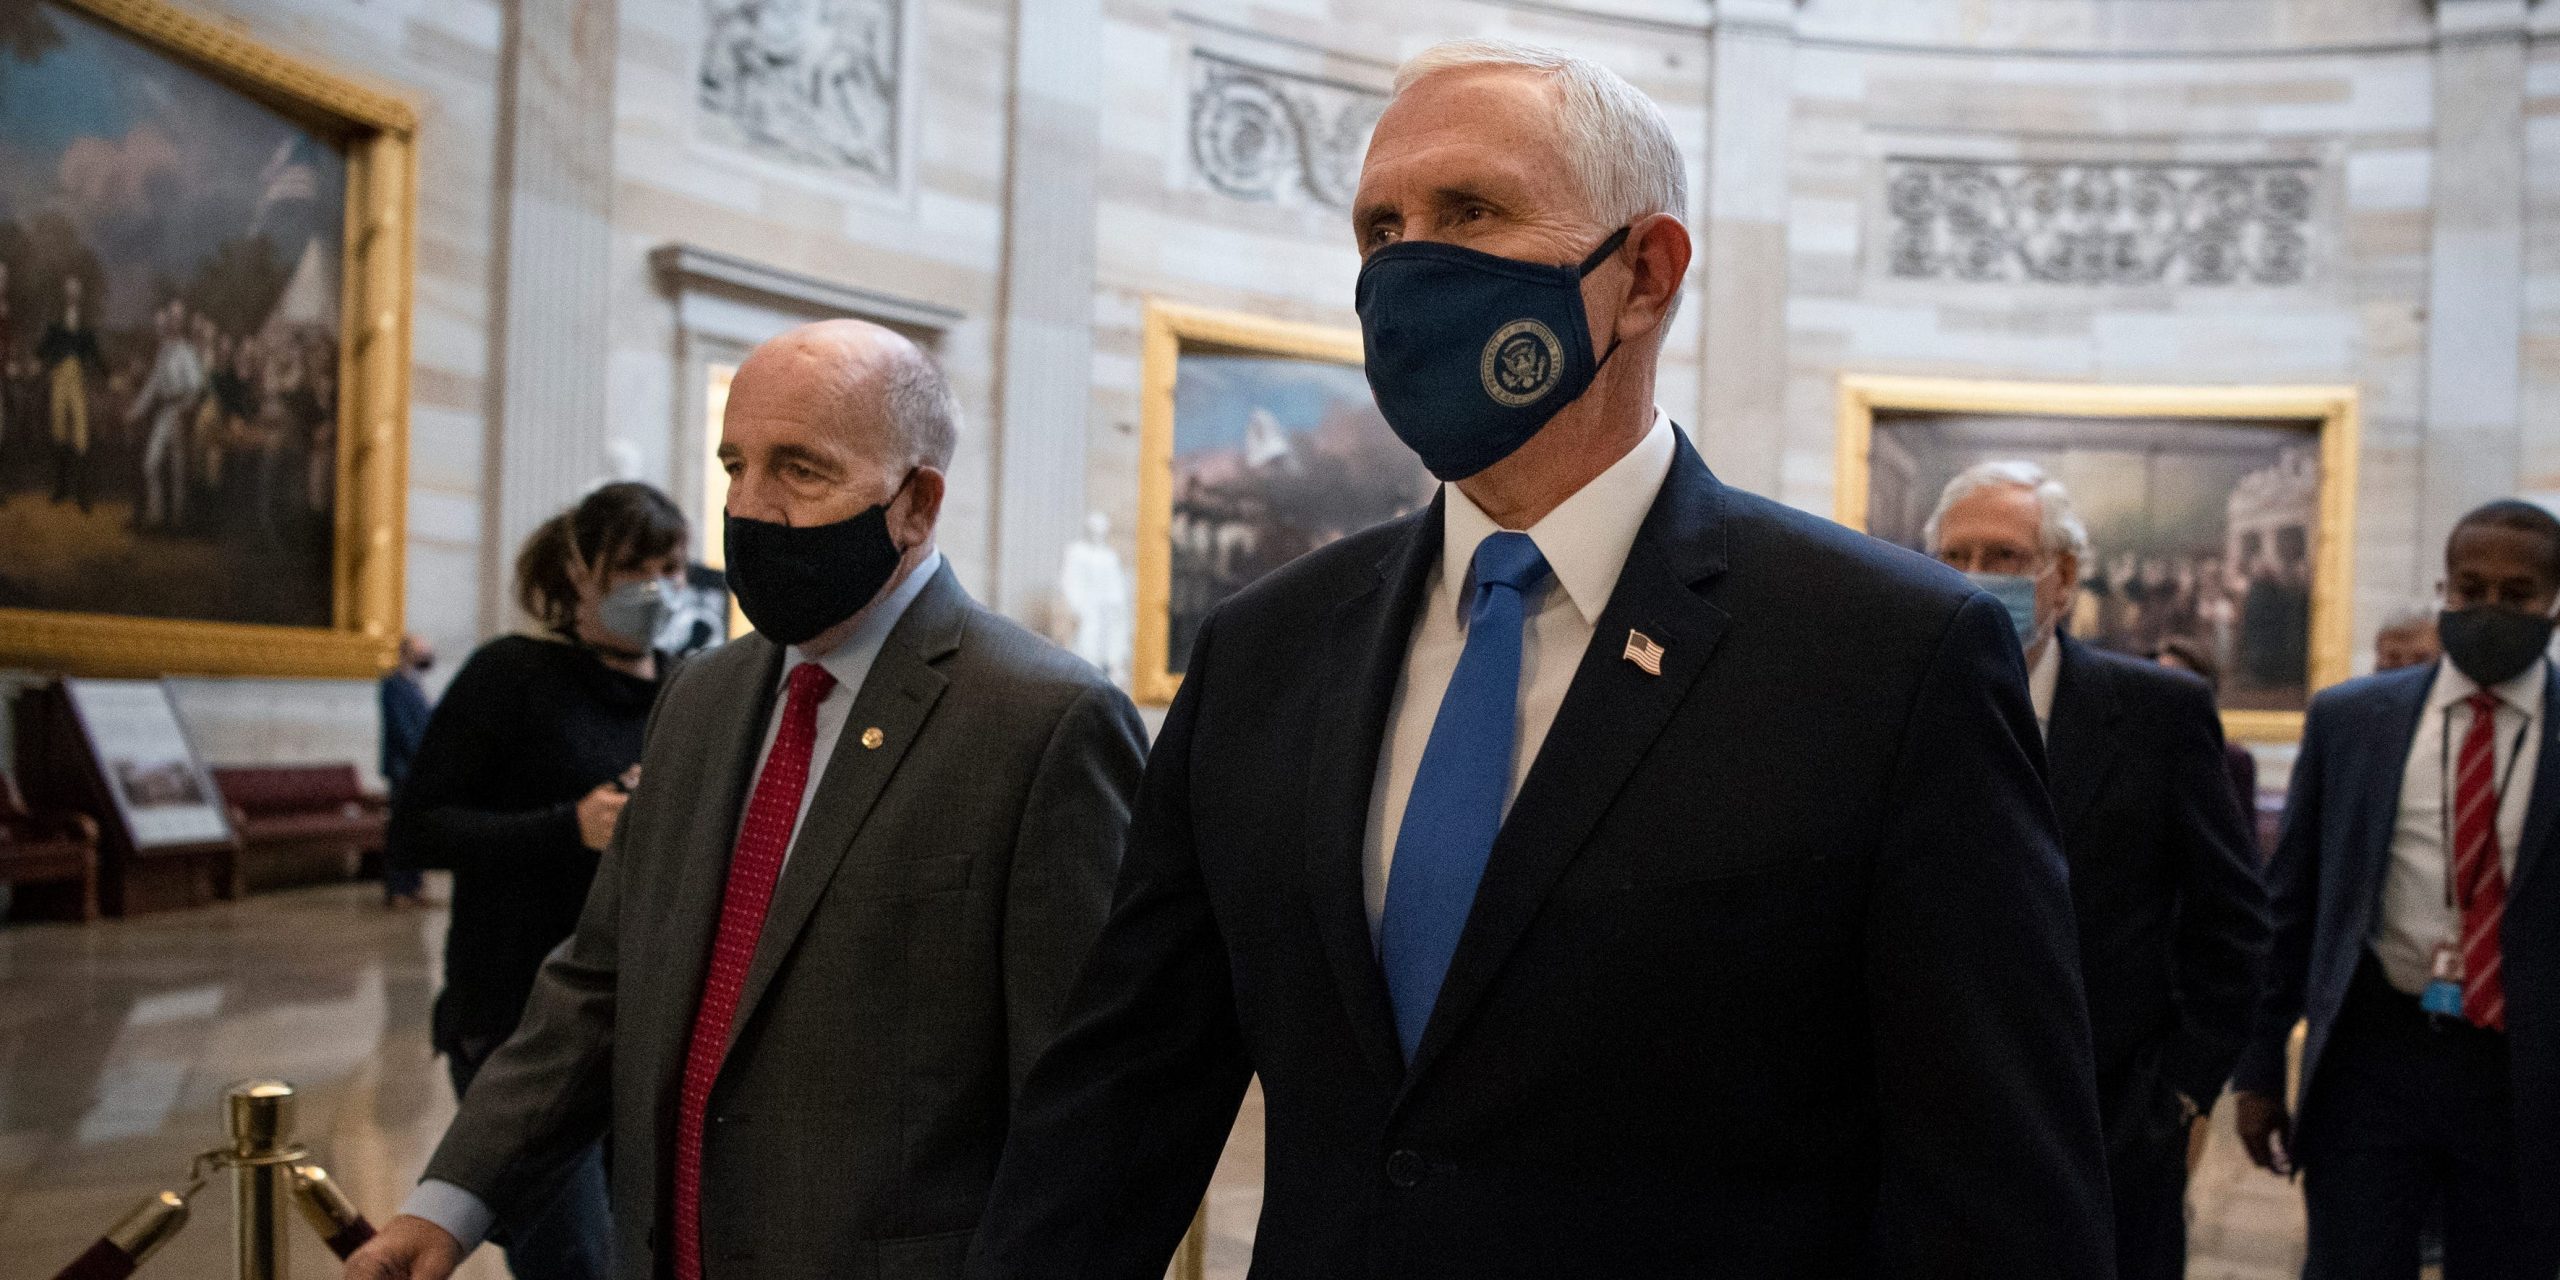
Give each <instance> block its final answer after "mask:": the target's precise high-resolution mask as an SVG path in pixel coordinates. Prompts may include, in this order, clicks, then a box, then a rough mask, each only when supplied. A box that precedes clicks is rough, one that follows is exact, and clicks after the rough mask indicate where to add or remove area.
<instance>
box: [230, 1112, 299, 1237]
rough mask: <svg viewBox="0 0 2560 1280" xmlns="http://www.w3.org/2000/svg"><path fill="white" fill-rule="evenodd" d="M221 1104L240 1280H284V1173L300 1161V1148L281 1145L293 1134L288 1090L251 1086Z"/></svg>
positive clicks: (285, 1182) (233, 1234) (285, 1186)
mask: <svg viewBox="0 0 2560 1280" xmlns="http://www.w3.org/2000/svg"><path fill="white" fill-rule="evenodd" d="M223 1101H224V1103H225V1104H226V1107H225V1110H226V1114H227V1115H228V1117H229V1119H230V1122H231V1125H230V1127H231V1148H230V1150H228V1151H226V1152H224V1155H225V1157H226V1160H225V1163H227V1164H229V1165H230V1166H231V1176H232V1185H233V1186H235V1187H237V1188H238V1189H239V1199H238V1201H237V1202H236V1203H234V1204H233V1205H232V1214H231V1222H232V1238H233V1239H234V1240H235V1241H236V1242H237V1243H238V1246H239V1259H240V1260H239V1264H238V1276H239V1280H287V1273H288V1271H289V1270H290V1268H289V1267H288V1265H287V1260H286V1255H285V1249H284V1201H285V1196H286V1194H287V1186H288V1183H287V1179H288V1178H289V1177H290V1176H291V1175H290V1174H288V1173H287V1172H286V1168H287V1166H288V1165H290V1164H292V1163H293V1162H294V1161H297V1160H300V1159H301V1158H302V1155H303V1152H302V1149H301V1148H300V1147H289V1146H287V1145H286V1139H287V1138H288V1136H289V1135H291V1133H292V1132H293V1086H292V1085H289V1084H286V1083H285V1082H283V1081H281V1080H251V1081H249V1082H247V1083H245V1084H235V1085H233V1086H231V1091H230V1092H229V1093H227V1094H225V1095H223Z"/></svg>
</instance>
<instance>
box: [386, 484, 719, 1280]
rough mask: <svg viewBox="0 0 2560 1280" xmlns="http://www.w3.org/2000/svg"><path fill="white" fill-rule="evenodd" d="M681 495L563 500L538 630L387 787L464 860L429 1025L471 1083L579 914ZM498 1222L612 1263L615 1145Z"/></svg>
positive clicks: (526, 1274) (613, 813)
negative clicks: (609, 1159) (609, 1156)
mask: <svg viewBox="0 0 2560 1280" xmlns="http://www.w3.org/2000/svg"><path fill="white" fill-rule="evenodd" d="M688 540H689V538H688V531H687V527H686V523H685V518H684V513H683V512H681V511H679V510H677V509H676V505H675V503H673V502H671V501H669V500H668V498H667V496H666V495H665V494H663V493H660V492H659V491H657V490H656V489H653V488H651V487H649V486H648V485H645V484H630V483H625V484H609V485H605V486H604V487H602V488H599V489H597V490H596V491H595V492H593V493H591V494H589V495H587V497H586V498H585V500H583V501H581V502H579V503H578V505H577V506H576V507H574V508H571V509H570V510H568V511H564V512H562V513H560V514H559V515H557V516H554V517H552V518H551V519H550V520H549V521H547V522H546V523H544V524H543V525H542V527H541V528H539V529H537V530H535V531H534V534H533V536H532V537H531V538H529V539H527V540H526V542H525V546H524V549H523V551H522V552H521V553H520V554H519V555H518V556H517V558H516V573H515V585H516V601H517V603H518V604H519V605H520V606H521V607H522V608H523V610H524V612H525V613H526V614H527V615H528V616H529V617H531V618H532V619H533V621H534V623H535V624H536V627H537V630H535V631H533V632H531V633H529V634H524V635H509V636H501V637H499V638H498V639H496V640H492V641H490V642H489V643H487V644H485V645H482V646H481V647H480V649H479V651H478V652H475V653H473V654H472V655H471V658H470V660H469V661H468V662H466V663H464V664H463V667H462V670H461V671H460V672H459V673H457V674H456V675H455V676H454V678H453V684H452V686H451V687H449V688H448V689H447V690H446V691H445V696H444V700H443V701H442V702H441V703H439V704H438V705H437V707H436V709H435V712H434V714H433V715H432V716H431V717H430V718H429V719H428V722H427V732H426V737H425V739H424V740H423V741H422V742H421V743H420V744H419V747H418V752H417V756H416V758H415V759H414V760H413V761H411V762H410V764H409V767H408V770H407V777H406V778H405V779H404V780H403V782H402V784H401V785H400V787H399V789H398V790H397V791H396V792H395V793H394V794H393V799H392V809H391V829H390V837H389V845H390V849H389V854H390V860H391V863H392V865H394V866H397V867H403V868H443V869H446V870H449V871H451V872H452V873H453V918H452V922H451V925H450V927H449V930H448V932H447V934H446V937H445V966H444V967H445V987H444V990H443V991H442V992H441V993H440V994H438V996H437V997H436V1004H435V1019H434V1028H433V1036H434V1042H435V1047H436V1050H437V1051H438V1052H440V1053H442V1054H443V1055H444V1056H445V1064H446V1067H447V1069H448V1070H449V1071H450V1073H451V1074H452V1077H453V1087H454V1092H455V1093H456V1094H457V1095H465V1094H467V1093H468V1092H469V1091H470V1088H471V1085H472V1082H473V1080H474V1079H475V1078H476V1077H477V1076H478V1075H479V1074H480V1072H481V1069H482V1067H483V1066H484V1065H485V1064H486V1063H487V1062H488V1061H489V1058H490V1055H492V1054H494V1053H496V1052H497V1050H498V1046H499V1045H500V1044H503V1043H504V1042H505V1041H506V1039H507V1037H508V1035H509V1034H510V1033H512V1032H513V1031H514V1030H515V1029H516V1022H517V1020H518V1018H519V1017H520V1016H521V1015H522V1014H523V1013H524V1008H525V1002H526V1001H527V999H529V998H530V997H531V995H532V992H533V987H534V975H535V974H536V973H537V972H538V971H539V970H540V969H541V968H542V961H543V957H544V956H546V955H548V954H549V953H550V952H551V950H552V948H554V947H556V946H558V945H560V942H561V940H562V939H564V938H567V937H568V936H569V935H570V933H571V932H572V931H573V930H574V929H576V927H577V924H578V912H579V909H580V908H581V907H582V906H583V905H584V904H585V902H586V899H587V891H588V887H589V885H590V884H591V883H592V882H593V881H594V880H595V876H596V867H597V860H598V858H599V856H600V855H601V854H602V852H603V850H604V849H605V847H606V845H607V844H608V843H609V842H610V841H611V840H612V838H613V833H614V830H615V828H616V826H617V824H618V822H619V820H620V817H621V815H622V812H623V809H624V807H625V806H626V805H627V804H628V803H629V797H630V788H631V785H632V784H633V783H634V782H635V781H636V780H637V778H638V776H639V774H638V765H639V761H640V756H641V739H642V736H643V731H644V728H645V726H646V724H647V722H648V718H649V708H650V705H651V704H652V703H653V702H654V701H655V700H656V698H657V693H658V683H659V676H660V674H661V661H662V659H661V656H660V655H659V654H658V653H657V651H656V647H655V646H656V641H657V637H658V633H659V631H660V629H661V628H662V627H663V626H664V624H665V622H666V619H667V616H668V613H669V601H670V599H671V593H672V592H673V591H674V590H675V589H676V588H677V587H678V586H680V585H681V583H682V581H683V575H684V567H685V550H686V545H687V542H688ZM549 1181H550V1184H551V1185H550V1186H549V1187H548V1188H547V1189H546V1190H545V1192H544V1193H542V1194H540V1195H535V1196H530V1197H527V1198H525V1199H524V1200H522V1201H521V1202H518V1203H516V1204H514V1205H511V1206H510V1212H509V1213H508V1214H507V1215H506V1217H505V1218H504V1219H503V1221H501V1222H500V1223H498V1224H497V1230H498V1232H499V1234H498V1235H497V1236H496V1239H498V1241H499V1242H500V1243H501V1244H503V1245H505V1246H506V1250H507V1262H508V1266H509V1267H510V1269H511V1270H513V1271H514V1273H515V1274H516V1275H517V1276H518V1277H520V1278H521V1280H590V1278H600V1277H603V1276H606V1275H608V1274H610V1271H609V1270H608V1267H609V1255H610V1252H611V1249H612V1220H611V1217H610V1213H609V1210H608V1207H607V1203H606V1195H605V1170H604V1161H603V1154H602V1151H601V1149H600V1148H599V1147H598V1145H597V1144H596V1143H595V1141H593V1140H592V1139H590V1140H589V1141H588V1142H586V1143H585V1144H583V1145H582V1147H581V1148H580V1149H579V1150H578V1151H577V1152H576V1153H575V1154H574V1156H572V1157H571V1158H569V1159H567V1160H565V1161H564V1162H563V1163H562V1166H561V1169H560V1171H559V1172H558V1173H557V1174H556V1176H555V1177H553V1178H552V1179H550V1180H549Z"/></svg>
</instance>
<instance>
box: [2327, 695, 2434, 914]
mask: <svg viewBox="0 0 2560 1280" xmlns="http://www.w3.org/2000/svg"><path fill="white" fill-rule="evenodd" d="M2435 684H2436V681H2435V668H2434V667H2429V668H2427V669H2426V672H2425V674H2424V675H2423V676H2422V677H2415V678H2411V679H2409V680H2407V681H2405V682H2403V684H2402V685H2401V686H2400V687H2398V688H2396V689H2394V690H2393V691H2392V693H2393V696H2392V697H2390V698H2389V699H2387V700H2384V701H2381V702H2380V703H2378V704H2377V706H2376V707H2375V709H2374V715H2375V721H2376V722H2375V723H2374V724H2373V725H2372V732H2371V733H2370V734H2369V735H2368V736H2367V741H2368V743H2369V745H2370V748H2371V749H2370V750H2369V751H2368V752H2367V753H2366V755H2365V758H2364V761H2363V767H2362V768H2361V769H2359V770H2358V771H2357V772H2358V773H2359V774H2360V775H2361V776H2360V778H2359V779H2358V784H2357V786H2356V788H2355V794H2356V795H2358V796H2359V797H2362V798H2363V801H2364V803H2362V804H2360V805H2358V806H2357V808H2358V809H2359V810H2361V811H2362V812H2363V813H2364V815H2365V818H2366V825H2365V829H2364V830H2363V831H2362V832H2361V833H2360V835H2361V836H2362V839H2360V840H2358V841H2357V842H2356V845H2355V853H2356V857H2357V859H2358V865H2357V866H2355V867H2354V868H2353V869H2352V874H2351V875H2350V876H2349V877H2348V878H2347V879H2346V880H2345V881H2344V883H2346V884H2349V885H2362V886H2365V908H2366V910H2365V915H2364V918H2363V919H2361V920H2359V921H2357V924H2356V930H2357V931H2356V933H2355V934H2354V935H2353V936H2356V937H2363V936H2364V931H2365V930H2367V929H2370V928H2371V927H2372V920H2373V917H2372V912H2374V911H2378V910H2380V909H2381V902H2382V881H2383V872H2384V869H2385V868H2386V867H2387V866H2388V865H2389V864H2390V862H2391V837H2392V835H2393V833H2394V831H2395V829H2396V828H2397V827H2398V825H2399V822H2400V782H2401V775H2402V773H2403V772H2404V771H2405V770H2406V769H2407V768H2408V764H2409V750H2410V748H2411V747H2412V746H2413V745H2415V744H2416V742H2417V740H2418V729H2419V722H2420V721H2421V720H2422V719H2424V718H2425V716H2426V714H2427V692H2428V691H2429V690H2431V689H2433V688H2435Z"/></svg>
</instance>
